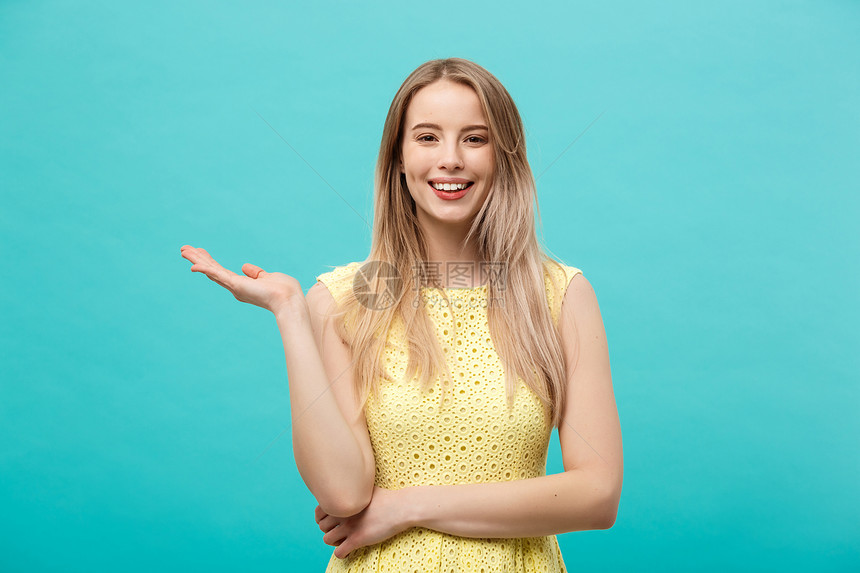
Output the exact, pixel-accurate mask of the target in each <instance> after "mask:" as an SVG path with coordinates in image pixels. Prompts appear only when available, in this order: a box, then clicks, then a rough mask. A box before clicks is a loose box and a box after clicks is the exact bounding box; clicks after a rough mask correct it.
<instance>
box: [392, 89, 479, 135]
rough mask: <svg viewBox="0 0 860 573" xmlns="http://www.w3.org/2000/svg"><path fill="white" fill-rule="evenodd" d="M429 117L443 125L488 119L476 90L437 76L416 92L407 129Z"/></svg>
mask: <svg viewBox="0 0 860 573" xmlns="http://www.w3.org/2000/svg"><path fill="white" fill-rule="evenodd" d="M430 121H432V122H433V123H437V124H439V125H440V126H441V127H443V128H444V127H446V125H450V126H455V125H467V124H474V123H486V116H485V115H484V110H483V108H481V100H480V99H478V94H476V93H475V90H473V89H472V88H470V87H469V86H466V85H463V84H460V83H456V82H451V81H447V80H438V81H436V82H433V83H432V84H430V85H427V86H424V87H423V88H421V89H420V90H418V91H417V92H415V95H414V96H412V101H411V102H410V103H409V107H408V108H407V110H406V129H411V128H412V126H413V125H414V124H416V123H423V122H430Z"/></svg>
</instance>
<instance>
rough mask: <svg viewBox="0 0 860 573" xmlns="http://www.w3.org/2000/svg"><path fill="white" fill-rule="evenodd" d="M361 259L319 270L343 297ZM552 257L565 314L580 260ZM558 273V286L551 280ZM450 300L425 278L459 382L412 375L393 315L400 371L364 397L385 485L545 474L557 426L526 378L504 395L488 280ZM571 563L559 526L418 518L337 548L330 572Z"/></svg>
mask: <svg viewBox="0 0 860 573" xmlns="http://www.w3.org/2000/svg"><path fill="white" fill-rule="evenodd" d="M361 264H362V263H359V262H353V263H349V264H348V265H344V266H341V267H336V268H334V270H332V271H329V272H326V273H323V274H321V275H319V276H317V277H316V278H317V280H318V281H320V282H322V283H323V284H324V285H325V286H326V287H327V288H328V289H329V291H330V292H331V294H332V296H333V297H334V299H335V300H336V301H338V300H339V299H340V297H342V296H343V295H344V294H345V293H346V292H347V291H348V289H350V288H351V287H352V280H353V277H354V275H355V272H356V271H357V270H358V269H359V268H360V267H361ZM562 267H563V270H562V269H559V268H558V267H557V266H556V265H554V264H551V263H545V269H546V272H545V283H546V294H547V301H548V304H549V307H550V312H551V314H552V317H553V320H554V321H555V323H556V324H558V318H559V315H560V308H561V301H562V299H563V297H564V293H565V292H566V290H567V286H568V285H569V284H570V281H571V280H572V279H573V277H574V276H575V275H576V274H581V273H582V271H581V270H580V269H578V268H576V267H571V266H568V265H562ZM553 282H554V283H555V285H556V287H557V288H558V293H556V292H555V289H553ZM445 291H446V294H447V295H448V299H449V301H450V304H447V303H446V302H445V301H444V299H443V298H442V296H441V294H440V293H439V290H438V289H435V288H426V287H425V288H422V291H421V299H422V300H423V303H424V305H425V308H426V309H427V312H428V314H429V316H430V317H431V319H432V321H433V323H434V325H435V327H436V335H437V337H438V339H439V342H440V345H441V346H442V348H443V350H444V352H445V355H446V358H447V362H448V367H449V368H450V371H451V374H452V375H453V383H449V381H448V380H446V379H443V378H437V379H436V381H435V383H434V385H433V386H431V387H430V388H429V389H428V390H427V391H426V392H423V393H422V392H421V390H420V386H419V382H418V380H417V379H414V380H405V372H406V364H407V358H408V357H407V355H406V351H407V350H406V346H405V342H404V340H405V328H404V325H403V322H402V321H401V320H394V321H393V323H392V326H391V330H390V331H389V333H388V337H387V339H386V348H385V358H384V360H385V364H384V367H385V368H386V369H387V371H388V373H389V374H391V379H392V380H397V381H398V382H385V383H383V384H381V386H380V391H379V395H378V397H374V396H373V394H371V395H370V397H369V398H368V401H367V404H366V406H365V417H366V418H367V428H368V432H369V434H370V440H371V444H372V445H373V450H374V455H375V458H376V478H375V483H376V485H377V486H379V487H382V488H386V489H400V488H403V487H410V486H416V485H455V484H470V483H482V482H496V481H510V480H517V479H528V478H533V477H539V476H544V475H546V459H547V447H548V445H549V439H550V435H551V433H552V425H551V420H550V418H549V411H548V409H546V408H545V407H544V406H543V404H542V403H541V401H540V399H539V398H538V397H537V396H536V395H535V394H534V393H533V392H532V391H531V389H529V388H528V386H526V384H525V383H524V382H523V380H522V379H521V378H520V379H518V386H517V392H516V394H515V398H514V402H513V407H512V408H508V404H507V402H506V396H505V380H504V369H503V367H502V365H501V361H500V358H499V356H498V354H497V353H496V351H495V349H494V347H493V344H492V339H491V338H490V331H489V326H488V323H487V304H488V302H487V286H486V285H481V286H478V287H472V288H446V289H445ZM370 571H373V572H377V571H392V572H398V573H400V572H416V573H418V572H422V573H423V572H425V571H432V572H438V573H454V572H471V571H474V572H481V573H503V572H504V573H508V572H538V571H540V572H547V573H550V572H565V573H566V568H565V565H564V561H563V560H562V556H561V550H560V548H559V545H558V540H557V539H556V536H555V535H550V536H545V537H528V538H471V537H459V536H456V535H450V534H447V533H441V532H438V531H434V530H431V529H426V528H421V527H413V528H411V529H408V530H406V531H404V532H402V533H400V534H398V535H396V536H394V537H392V538H390V539H387V540H385V541H383V542H381V543H378V544H376V545H371V546H367V547H361V548H359V549H356V550H353V551H352V553H351V554H350V555H349V556H348V557H347V558H346V559H339V558H337V557H335V556H334V554H333V553H332V556H331V559H330V560H329V563H328V567H327V568H326V573H344V572H352V573H356V572H370Z"/></svg>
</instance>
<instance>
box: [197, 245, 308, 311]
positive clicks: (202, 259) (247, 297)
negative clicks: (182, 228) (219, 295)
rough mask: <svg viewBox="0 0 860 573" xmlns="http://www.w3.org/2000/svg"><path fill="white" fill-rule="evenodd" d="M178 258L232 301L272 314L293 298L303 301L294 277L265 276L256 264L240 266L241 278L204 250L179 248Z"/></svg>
mask: <svg viewBox="0 0 860 573" xmlns="http://www.w3.org/2000/svg"><path fill="white" fill-rule="evenodd" d="M180 253H181V254H182V256H183V257H184V258H186V259H188V260H189V261H191V262H192V263H193V264H192V265H191V272H195V273H204V274H205V275H206V276H207V277H209V278H210V279H212V280H213V281H215V282H216V283H218V284H219V285H221V286H222V287H224V288H226V289H227V290H229V291H230V292H231V293H232V294H233V296H234V297H235V298H236V300H239V301H242V302H247V303H250V304H253V305H255V306H259V307H261V308H265V309H266V310H269V311H271V312H273V313H275V314H277V313H278V310H279V309H280V308H281V306H282V305H283V304H285V303H287V302H288V301H289V300H291V299H293V297H296V296H300V297H302V299H304V293H303V291H302V286H301V285H300V284H299V281H297V280H296V279H295V278H293V277H291V276H290V275H286V274H284V273H267V272H266V271H264V270H263V269H261V268H260V267H258V266H257V265H252V264H250V263H245V264H244V265H242V272H243V273H245V275H247V276H242V275H239V274H236V273H234V272H233V271H230V270H227V269H225V268H224V267H222V266H221V265H220V264H218V263H217V262H216V261H215V259H213V258H212V257H211V255H209V253H207V252H206V250H205V249H202V248H196V247H192V246H191V245H183V246H182V248H181V249H180Z"/></svg>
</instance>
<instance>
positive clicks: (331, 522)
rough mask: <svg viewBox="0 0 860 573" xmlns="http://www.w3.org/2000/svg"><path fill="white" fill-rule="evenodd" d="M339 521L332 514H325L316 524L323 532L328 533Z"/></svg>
mask: <svg viewBox="0 0 860 573" xmlns="http://www.w3.org/2000/svg"><path fill="white" fill-rule="evenodd" d="M339 523H340V520H339V518H337V517H334V516H332V515H329V516H326V517H324V518H323V519H321V520H319V522H318V524H319V526H320V530H321V531H322V532H323V533H328V532H329V531H331V530H332V529H334V528H335V527H337V525H338V524H339Z"/></svg>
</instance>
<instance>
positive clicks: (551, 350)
mask: <svg viewBox="0 0 860 573" xmlns="http://www.w3.org/2000/svg"><path fill="white" fill-rule="evenodd" d="M536 205H537V197H536V190H535V183H534V178H533V176H532V172H531V169H530V167H529V164H528V161H527V158H526V148H525V136H524V131H523V125H522V121H521V119H520V116H519V113H518V111H517V108H516V106H515V105H514V102H513V100H512V98H511V97H510V95H509V94H508V92H507V91H506V90H505V88H504V87H503V86H502V84H501V83H500V82H499V81H498V80H497V79H496V78H495V77H494V76H493V75H492V74H490V73H489V72H488V71H487V70H485V69H484V68H482V67H481V66H479V65H477V64H475V63H473V62H470V61H468V60H464V59H460V58H448V59H441V60H432V61H429V62H426V63H425V64H422V65H421V66H419V67H418V68H417V69H416V70H415V71H413V72H412V73H411V74H410V75H409V77H407V78H406V80H405V81H404V82H403V84H402V85H401V87H400V89H399V90H398V92H397V94H396V95H395V96H394V100H393V102H392V104H391V107H390V109H389V111H388V116H387V118H386V120H385V126H384V130H383V134H382V143H381V146H380V150H379V158H378V161H377V166H376V177H375V197H374V225H373V238H372V244H371V248H370V253H369V256H368V258H367V259H366V260H365V261H360V262H352V263H349V264H345V265H343V266H339V267H335V268H334V269H332V270H330V271H328V272H325V273H323V274H321V275H319V276H318V277H317V279H318V280H317V282H316V284H314V285H313V286H312V287H311V288H310V290H309V291H308V293H307V295H306V296H305V295H304V294H303V291H302V288H301V286H300V284H299V283H298V281H296V279H294V278H293V277H290V276H288V275H285V274H283V273H277V272H272V273H269V272H266V271H263V270H262V269H261V268H260V267H257V266H255V265H251V264H245V265H244V266H243V267H242V271H243V273H244V276H243V275H238V274H235V273H232V272H231V271H228V270H226V269H224V268H223V267H222V266H220V265H219V264H218V263H217V262H215V261H214V260H213V259H212V257H210V256H209V254H208V253H207V252H206V251H205V250H203V249H200V248H193V247H190V246H188V245H186V246H184V247H182V256H183V257H185V258H187V259H188V260H189V261H191V262H192V263H194V264H193V265H192V267H191V270H192V271H196V272H203V273H205V274H206V275H207V276H208V277H209V278H210V279H212V280H214V281H215V282H217V283H219V284H221V285H222V286H224V287H225V288H227V289H229V290H230V291H231V292H232V293H233V295H234V296H235V297H236V298H237V299H238V300H240V301H243V302H248V303H251V304H255V305H257V306H261V307H263V308H266V309H268V310H270V311H272V313H273V314H274V315H275V318H276V320H277V324H278V327H279V329H280V332H281V335H282V338H283V342H284V350H285V354H286V361H287V371H288V377H289V388H290V404H291V412H292V432H293V450H294V455H295V460H296V464H297V466H298V469H299V472H300V474H301V476H302V478H303V479H304V481H305V483H306V484H307V486H308V488H309V489H310V491H311V492H312V493H313V495H314V497H315V498H316V499H317V501H318V503H319V505H318V506H317V508H316V515H315V518H316V522H317V524H318V525H319V528H320V529H321V530H322V531H323V532H324V535H323V541H324V542H325V543H327V544H329V545H332V546H335V549H334V552H333V555H332V557H331V559H330V561H329V563H328V568H327V571H328V572H332V573H333V572H340V571H356V572H357V571H398V572H399V571H445V572H453V571H484V572H485V573H490V572H495V571H499V572H501V571H566V569H565V565H564V561H563V559H562V555H561V551H560V549H559V545H558V541H557V538H556V534H558V533H564V532H569V531H581V530H589V529H607V528H609V527H611V526H612V525H613V523H614V522H615V517H616V513H617V509H618V503H619V498H620V495H621V484H622V474H623V460H622V443H621V429H620V423H619V418H618V412H617V408H616V405H615V398H614V393H613V389H612V380H611V375H610V367H609V351H608V347H607V341H606V335H605V331H604V326H603V321H602V318H601V315H600V310H599V307H598V304H597V298H596V296H595V293H594V291H593V289H592V287H591V285H590V283H589V282H588V280H587V279H586V278H585V277H584V276H583V274H582V271H581V270H580V269H578V268H576V267H573V266H569V265H566V264H564V263H562V262H560V261H557V260H556V259H554V258H552V257H550V256H548V255H547V254H546V253H545V252H544V250H543V249H542V248H541V246H540V244H539V242H538V240H537V235H536V230H535V218H536V217H535V215H536V212H535V209H536ZM553 428H557V429H558V433H559V442H560V445H561V449H562V459H563V464H564V470H565V471H564V472H562V473H558V474H553V475H546V456H547V448H548V443H549V438H550V434H551V433H552V430H553Z"/></svg>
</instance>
